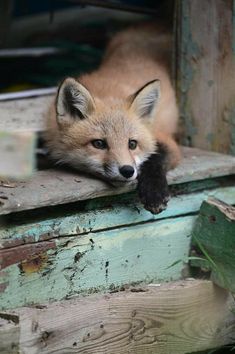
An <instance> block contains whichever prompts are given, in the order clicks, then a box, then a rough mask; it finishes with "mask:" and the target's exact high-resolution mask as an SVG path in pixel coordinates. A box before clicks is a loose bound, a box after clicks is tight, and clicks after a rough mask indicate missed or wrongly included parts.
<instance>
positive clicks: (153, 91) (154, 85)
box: [128, 80, 161, 118]
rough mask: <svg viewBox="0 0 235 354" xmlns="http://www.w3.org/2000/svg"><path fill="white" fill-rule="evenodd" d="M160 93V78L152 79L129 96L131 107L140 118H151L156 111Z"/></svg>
mask: <svg viewBox="0 0 235 354" xmlns="http://www.w3.org/2000/svg"><path fill="white" fill-rule="evenodd" d="M160 95H161V88H160V80H153V81H150V82H148V83H147V84H146V85H144V86H143V87H141V88H140V89H139V90H138V91H137V92H136V93H135V94H134V95H132V96H131V97H129V99H128V100H129V102H131V105H130V109H131V110H132V111H133V112H135V114H136V115H137V116H138V117H140V118H151V117H152V116H153V115H154V113H155V112H156V109H157V106H158V104H159V100H160Z"/></svg>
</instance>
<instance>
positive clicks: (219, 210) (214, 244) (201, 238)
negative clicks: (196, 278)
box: [193, 198, 235, 293]
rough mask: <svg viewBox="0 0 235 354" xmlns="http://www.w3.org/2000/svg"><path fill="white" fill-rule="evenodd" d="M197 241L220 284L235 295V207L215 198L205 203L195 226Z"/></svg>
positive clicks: (194, 237) (194, 234) (213, 275)
mask: <svg viewBox="0 0 235 354" xmlns="http://www.w3.org/2000/svg"><path fill="white" fill-rule="evenodd" d="M193 242H194V244H195V247H196V248H197V249H199V250H200V253H202V254H203V257H204V258H205V259H206V261H207V262H206V265H207V266H208V267H209V269H211V271H212V279H213V280H214V281H215V282H216V284H218V285H220V286H221V287H223V288H225V289H227V290H230V291H231V292H234V293H235V257H234V249H235V208H234V207H232V206H230V205H228V204H226V203H224V202H221V201H220V200H218V199H215V198H209V200H208V201H205V202H204V203H203V204H202V206H201V209H200V214H199V217H198V219H197V221H196V223H195V227H194V230H193ZM201 264H202V266H203V267H205V263H204V264H203V263H201Z"/></svg>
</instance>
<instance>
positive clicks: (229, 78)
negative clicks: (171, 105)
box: [175, 0, 235, 154]
mask: <svg viewBox="0 0 235 354" xmlns="http://www.w3.org/2000/svg"><path fill="white" fill-rule="evenodd" d="M176 4H177V6H176V26H175V29H176V37H177V40H176V60H175V65H176V73H177V74H176V75H177V86H178V98H179V105H180V111H181V123H182V130H183V143H184V144H186V145H189V146H194V147H200V148H202V149H206V150H215V151H220V152H225V153H232V154H235V1H234V0H179V1H177V2H176Z"/></svg>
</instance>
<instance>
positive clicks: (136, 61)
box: [45, 25, 180, 213]
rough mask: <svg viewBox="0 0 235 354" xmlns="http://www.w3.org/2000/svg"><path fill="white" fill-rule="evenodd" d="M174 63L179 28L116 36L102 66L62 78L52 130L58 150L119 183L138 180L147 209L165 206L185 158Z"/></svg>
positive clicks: (49, 137)
mask: <svg viewBox="0 0 235 354" xmlns="http://www.w3.org/2000/svg"><path fill="white" fill-rule="evenodd" d="M170 64H171V36H170V35H169V34H168V32H166V31H164V30H163V29H156V28H154V27H153V26H148V25H146V26H139V27H135V28H134V27H133V28H130V29H127V30H124V31H123V32H120V33H119V34H117V35H116V36H114V38H113V39H112V40H111V42H110V43H109V45H108V47H107V50H106V53H105V55H104V59H103V61H102V63H101V65H100V67H99V68H98V70H96V71H93V72H92V73H89V74H85V75H82V76H81V77H79V78H78V79H75V78H70V77H69V78H66V79H65V80H64V81H63V82H62V83H61V84H60V86H59V88H58V92H57V96H56V98H55V102H54V104H53V105H52V106H51V108H50V110H49V114H48V120H47V121H48V129H47V132H46V134H45V138H46V142H47V147H48V149H49V152H50V154H51V156H52V158H53V159H55V160H57V161H58V162H59V163H65V164H69V165H71V166H73V167H75V168H76V169H79V170H81V171H85V172H87V173H90V174H93V175H96V176H98V177H99V178H102V179H105V180H107V181H108V182H110V183H111V184H113V185H115V186H116V185H120V184H124V183H125V184H126V183H134V182H137V189H138V194H139V197H140V200H141V202H142V203H143V204H144V207H145V208H146V209H147V210H149V211H151V212H152V213H159V212H161V211H162V210H163V209H165V208H166V205H167V201H168V199H169V192H168V186H167V180H166V172H167V170H169V169H171V168H174V167H175V166H176V165H177V164H178V162H179V160H180V152H179V148H178V145H177V144H176V142H175V141H174V139H173V135H174V133H175V132H176V129H177V120H178V109H177V105H176V99H175V93H174V90H173V88H172V85H171V82H170Z"/></svg>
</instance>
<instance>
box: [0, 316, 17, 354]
mask: <svg viewBox="0 0 235 354" xmlns="http://www.w3.org/2000/svg"><path fill="white" fill-rule="evenodd" d="M19 342H20V326H19V317H18V316H16V315H11V314H9V315H8V314H3V313H0V353H1V354H19V350H20V348H19Z"/></svg>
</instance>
